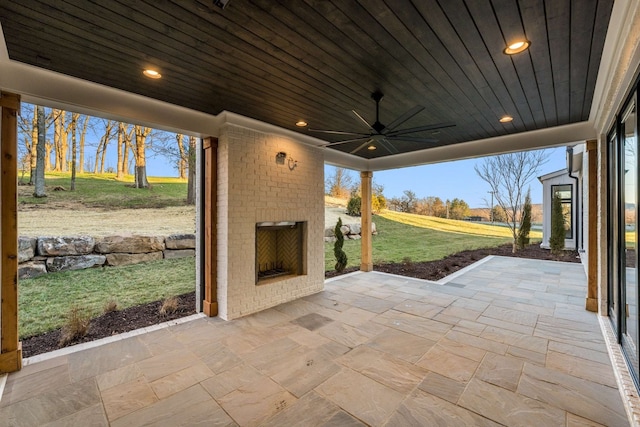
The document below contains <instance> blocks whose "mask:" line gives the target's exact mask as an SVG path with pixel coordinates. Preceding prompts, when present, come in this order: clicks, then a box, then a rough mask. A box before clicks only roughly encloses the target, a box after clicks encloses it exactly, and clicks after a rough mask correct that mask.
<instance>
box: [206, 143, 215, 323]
mask: <svg viewBox="0 0 640 427" xmlns="http://www.w3.org/2000/svg"><path fill="white" fill-rule="evenodd" d="M202 149H203V150H204V170H203V171H202V172H203V174H204V197H203V200H204V207H203V209H202V212H203V215H204V230H203V231H204V254H203V256H204V259H203V262H204V301H203V302H202V311H204V314H206V315H207V316H209V317H213V316H217V315H218V299H217V298H218V282H217V280H218V238H217V236H218V231H217V229H218V227H217V224H218V139H217V138H205V139H204V140H203V141H202Z"/></svg>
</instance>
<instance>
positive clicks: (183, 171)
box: [176, 133, 188, 179]
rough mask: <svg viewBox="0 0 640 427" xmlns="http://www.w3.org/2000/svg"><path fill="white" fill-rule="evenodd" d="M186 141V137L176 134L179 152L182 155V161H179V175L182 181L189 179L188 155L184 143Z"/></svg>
mask: <svg viewBox="0 0 640 427" xmlns="http://www.w3.org/2000/svg"><path fill="white" fill-rule="evenodd" d="M183 139H184V135H182V134H180V133H178V134H176V142H177V143H178V152H179V154H180V159H178V175H179V176H180V179H187V160H188V159H187V153H186V150H185V149H184V144H183V143H182V142H183V141H182V140H183Z"/></svg>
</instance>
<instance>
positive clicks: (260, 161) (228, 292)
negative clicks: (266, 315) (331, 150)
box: [217, 125, 324, 319]
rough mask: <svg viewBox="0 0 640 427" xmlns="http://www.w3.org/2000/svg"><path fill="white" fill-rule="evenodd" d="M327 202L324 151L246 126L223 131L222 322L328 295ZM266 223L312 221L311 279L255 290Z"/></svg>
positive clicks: (273, 283) (308, 242) (309, 234)
mask: <svg viewBox="0 0 640 427" xmlns="http://www.w3.org/2000/svg"><path fill="white" fill-rule="evenodd" d="M278 152H285V153H286V154H287V159H286V160H285V162H284V164H277V163H276V161H275V158H276V154H277V153H278ZM289 159H290V160H289ZM294 162H297V163H296V164H297V165H296V166H295V167H293V165H294ZM323 196H324V158H323V155H322V151H321V150H320V149H318V148H314V147H309V146H307V145H303V144H300V143H297V142H296V141H294V140H292V139H289V138H284V137H280V136H277V135H273V134H266V133H261V132H258V131H255V130H251V129H248V128H244V127H240V126H235V125H225V126H224V127H223V128H222V129H221V133H220V137H219V139H218V230H217V237H218V277H217V281H218V307H219V316H220V317H222V318H223V319H234V318H238V317H241V316H245V315H248V314H251V313H254V312H257V311H260V310H264V309H266V308H269V307H273V306H275V305H278V304H281V303H284V302H288V301H291V300H294V299H297V298H300V297H303V296H305V295H310V294H313V293H316V292H319V291H321V290H322V289H323V286H324V241H323V233H324V197H323ZM265 221H274V222H277V221H306V222H307V237H306V249H305V250H306V252H305V254H304V256H305V257H306V260H307V264H306V274H304V275H301V276H295V277H289V278H284V279H282V280H277V281H269V282H268V283H267V284H260V285H256V267H255V256H256V248H255V235H256V223H258V222H265Z"/></svg>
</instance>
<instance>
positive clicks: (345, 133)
mask: <svg viewBox="0 0 640 427" xmlns="http://www.w3.org/2000/svg"><path fill="white" fill-rule="evenodd" d="M307 130H308V131H309V132H317V133H328V134H330V135H347V136H362V137H365V136H369V134H368V133H363V132H347V131H343V130H321V129H307Z"/></svg>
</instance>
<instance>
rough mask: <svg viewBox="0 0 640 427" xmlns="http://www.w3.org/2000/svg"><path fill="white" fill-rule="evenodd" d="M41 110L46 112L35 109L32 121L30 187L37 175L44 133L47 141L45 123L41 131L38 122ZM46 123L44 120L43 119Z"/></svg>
mask: <svg viewBox="0 0 640 427" xmlns="http://www.w3.org/2000/svg"><path fill="white" fill-rule="evenodd" d="M41 110H42V111H44V109H43V108H42V107H40V108H39V107H37V106H36V107H34V110H33V119H32V122H31V123H32V128H31V146H30V147H29V148H30V149H29V156H30V157H31V162H30V163H31V172H30V174H31V175H30V176H29V185H34V180H35V174H36V161H37V157H38V154H37V151H36V150H37V147H38V141H39V140H40V134H41V133H42V138H43V139H44V140H45V141H46V136H45V130H44V123H42V126H43V129H42V132H41V131H40V127H39V126H40V124H41V123H40V122H39V120H38V114H40V113H41ZM43 121H44V119H43Z"/></svg>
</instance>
